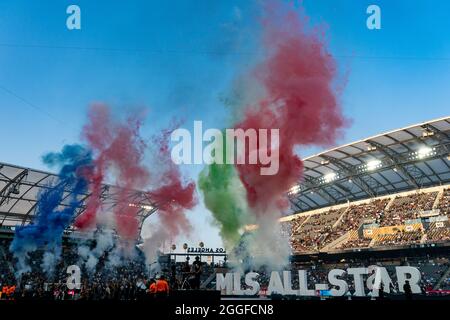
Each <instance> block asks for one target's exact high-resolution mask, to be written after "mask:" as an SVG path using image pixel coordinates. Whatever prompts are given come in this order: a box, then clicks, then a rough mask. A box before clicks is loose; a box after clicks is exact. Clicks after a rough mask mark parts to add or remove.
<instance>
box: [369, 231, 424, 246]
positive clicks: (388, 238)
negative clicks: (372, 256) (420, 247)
mask: <svg viewBox="0 0 450 320" xmlns="http://www.w3.org/2000/svg"><path fill="white" fill-rule="evenodd" d="M422 235H423V234H422V232H420V231H413V232H405V231H399V232H397V233H395V234H386V235H382V236H378V237H376V238H375V243H374V246H391V245H404V244H418V243H420V241H421V239H422Z"/></svg>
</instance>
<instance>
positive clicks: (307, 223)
mask: <svg viewBox="0 0 450 320" xmlns="http://www.w3.org/2000/svg"><path fill="white" fill-rule="evenodd" d="M437 195H438V192H437V191H433V192H416V193H411V194H408V195H403V196H397V197H395V198H394V199H392V198H384V199H377V200H373V201H370V202H368V203H363V204H359V205H350V206H349V207H344V208H342V209H339V210H328V211H325V212H322V213H315V214H312V215H310V216H309V217H307V218H305V216H301V217H298V218H294V219H292V220H291V221H290V222H289V223H290V225H291V229H290V230H291V234H290V236H291V247H292V250H293V252H296V253H302V252H303V253H307V252H312V251H319V250H323V248H325V247H326V248H328V249H330V246H328V245H329V244H331V245H332V246H335V247H333V249H339V248H340V249H350V248H365V247H368V246H369V244H370V245H371V246H372V245H375V246H377V245H389V246H392V245H409V244H418V243H420V242H421V241H422V239H424V238H423V232H425V233H426V234H427V237H426V238H425V239H426V241H427V242H445V241H449V240H450V227H449V226H448V225H447V224H446V226H445V227H444V228H434V227H433V223H431V225H430V227H429V228H428V229H427V230H423V231H419V230H414V231H412V232H411V231H410V232H406V231H400V230H399V231H398V232H397V233H395V234H389V235H384V236H380V237H378V238H377V239H375V240H376V241H374V242H373V243H372V244H371V240H372V239H367V238H363V237H362V236H358V237H351V238H349V240H347V241H343V242H341V241H337V242H336V243H337V244H332V243H333V242H335V240H337V239H339V238H341V237H342V236H344V235H346V234H347V233H349V232H351V231H355V230H358V229H359V228H360V227H361V225H362V224H363V223H373V224H374V225H375V226H376V227H384V226H402V225H405V223H407V222H408V220H414V219H421V215H420V213H422V212H424V211H428V210H431V209H433V206H434V204H435V202H436V197H437ZM388 205H389V206H388ZM437 208H439V209H440V210H441V211H440V214H441V216H443V215H445V214H448V212H449V210H450V209H449V208H450V188H449V189H445V190H444V192H443V194H442V197H441V198H440V199H439V202H438V206H437ZM418 223H421V220H418Z"/></svg>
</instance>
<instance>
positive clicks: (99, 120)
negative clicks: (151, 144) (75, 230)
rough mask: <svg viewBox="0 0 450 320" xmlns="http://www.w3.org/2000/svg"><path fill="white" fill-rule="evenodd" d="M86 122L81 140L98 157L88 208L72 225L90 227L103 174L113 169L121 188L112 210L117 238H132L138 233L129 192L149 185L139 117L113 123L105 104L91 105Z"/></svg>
mask: <svg viewBox="0 0 450 320" xmlns="http://www.w3.org/2000/svg"><path fill="white" fill-rule="evenodd" d="M88 118H89V122H88V124H87V125H86V126H85V127H84V130H83V138H84V139H86V141H87V142H88V144H89V146H90V147H91V148H92V150H93V151H94V152H95V154H96V155H97V159H96V160H95V168H94V171H93V175H92V177H91V181H92V187H91V188H92V196H91V197H90V199H89V201H88V203H87V208H86V211H85V213H84V214H82V215H81V216H80V217H79V218H78V219H77V220H76V223H75V226H77V227H80V228H85V227H93V226H94V224H95V218H96V213H97V211H98V210H99V206H100V203H101V202H100V194H101V188H102V187H101V186H102V183H103V181H104V173H105V172H107V170H108V169H112V170H113V171H114V173H115V178H116V181H115V184H116V185H117V186H119V187H120V191H119V193H118V194H117V199H116V200H117V203H118V204H117V206H116V207H114V215H115V218H116V228H117V232H118V234H119V235H120V236H122V237H125V238H135V237H136V236H137V232H138V221H137V218H136V214H137V212H138V210H139V208H138V207H136V206H130V201H131V200H130V199H129V196H130V191H132V190H141V189H142V188H144V187H146V185H147V184H148V182H149V178H150V175H149V172H148V170H147V169H146V168H145V167H144V166H143V165H142V163H141V162H142V160H143V155H144V150H145V147H146V146H145V143H144V141H143V140H142V139H141V137H140V136H139V129H140V126H141V120H140V118H141V115H140V114H134V115H131V116H130V117H129V118H128V119H127V120H126V122H124V123H120V122H117V121H114V119H113V118H112V116H111V114H110V111H109V109H108V107H107V106H105V105H100V104H97V105H93V106H92V107H91V109H90V110H89V114H88Z"/></svg>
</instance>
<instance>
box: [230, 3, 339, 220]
mask: <svg viewBox="0 0 450 320" xmlns="http://www.w3.org/2000/svg"><path fill="white" fill-rule="evenodd" d="M264 9H265V15H266V16H265V18H264V19H263V23H262V25H263V35H264V38H263V40H264V41H263V43H264V48H265V50H266V52H267V54H268V56H267V58H266V59H265V60H264V61H263V62H262V63H261V64H259V65H258V66H257V67H256V69H255V70H254V76H255V77H256V78H257V80H258V81H259V82H260V83H261V85H262V86H263V88H264V89H265V97H264V98H263V99H261V100H260V101H259V102H258V103H256V104H255V105H252V106H249V107H248V110H247V112H246V114H245V117H244V119H243V120H242V121H241V122H240V123H239V124H237V125H236V128H243V129H249V128H253V129H256V130H258V129H260V128H261V129H263V128H264V129H279V130H280V146H279V150H280V151H279V154H280V159H279V171H278V173H277V174H275V175H272V176H262V175H261V174H260V168H261V165H252V164H250V165H248V164H247V165H237V168H238V171H239V175H240V178H241V180H242V182H243V184H244V186H245V188H246V190H247V197H248V202H249V205H250V207H252V208H257V209H261V210H257V212H260V211H264V210H265V209H267V208H268V207H269V206H271V205H273V204H278V205H280V201H282V199H283V194H284V193H285V192H286V191H288V190H289V188H290V187H292V186H293V185H294V184H295V183H297V182H298V181H299V180H300V178H301V175H302V169H303V163H302V161H301V160H300V158H299V157H298V156H297V155H296V154H295V153H294V147H295V146H296V145H330V144H332V143H334V141H335V140H336V138H337V137H339V135H340V133H341V131H340V129H342V128H343V127H344V126H345V125H346V120H345V119H344V117H343V115H342V111H341V107H340V105H339V103H338V99H337V93H336V90H334V89H333V86H332V85H333V80H334V79H335V76H336V65H335V61H334V59H333V57H332V56H331V55H330V54H329V53H328V52H327V51H326V48H325V45H324V42H323V40H322V38H321V36H320V34H319V33H318V31H317V30H313V31H307V30H306V28H307V26H306V24H307V22H308V21H307V18H306V17H304V16H303V15H302V14H298V13H297V12H295V11H294V9H293V7H289V8H287V9H286V8H285V7H283V4H280V3H275V2H271V3H270V4H269V5H267V6H266V7H265V8H264ZM269 140H270V139H269ZM272 147H273V146H272ZM248 152H249V150H248V149H247V150H246V155H248ZM247 159H248V158H247Z"/></svg>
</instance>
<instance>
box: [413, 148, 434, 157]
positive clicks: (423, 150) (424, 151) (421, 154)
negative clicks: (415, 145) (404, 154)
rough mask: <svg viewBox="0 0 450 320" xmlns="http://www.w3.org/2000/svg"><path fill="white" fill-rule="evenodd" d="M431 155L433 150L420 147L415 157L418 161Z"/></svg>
mask: <svg viewBox="0 0 450 320" xmlns="http://www.w3.org/2000/svg"><path fill="white" fill-rule="evenodd" d="M432 153H433V149H431V148H430V147H422V148H420V149H419V151H417V156H418V158H419V159H423V158H426V157H428V156H430V155H431V154H432Z"/></svg>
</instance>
